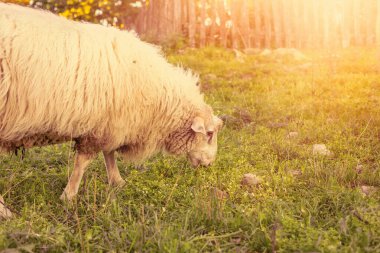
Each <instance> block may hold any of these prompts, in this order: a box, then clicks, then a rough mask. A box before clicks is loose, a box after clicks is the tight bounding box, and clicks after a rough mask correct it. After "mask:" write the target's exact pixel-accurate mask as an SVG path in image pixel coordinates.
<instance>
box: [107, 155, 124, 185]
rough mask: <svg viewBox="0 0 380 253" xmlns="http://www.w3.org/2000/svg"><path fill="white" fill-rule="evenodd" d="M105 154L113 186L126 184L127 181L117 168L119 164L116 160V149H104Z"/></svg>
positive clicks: (110, 181) (109, 181)
mask: <svg viewBox="0 0 380 253" xmlns="http://www.w3.org/2000/svg"><path fill="white" fill-rule="evenodd" d="M103 156H104V162H105V164H106V168H107V176H108V183H109V184H110V185H111V186H123V185H125V181H124V179H122V178H121V176H120V172H119V169H118V168H117V164H116V161H115V151H111V152H105V151H103Z"/></svg>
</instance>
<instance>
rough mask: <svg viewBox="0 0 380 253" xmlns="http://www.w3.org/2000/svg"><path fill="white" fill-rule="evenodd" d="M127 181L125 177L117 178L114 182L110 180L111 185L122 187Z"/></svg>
mask: <svg viewBox="0 0 380 253" xmlns="http://www.w3.org/2000/svg"><path fill="white" fill-rule="evenodd" d="M126 183H127V182H126V181H125V180H124V179H122V178H120V179H119V180H115V181H113V182H110V185H111V186H112V187H117V188H122V187H123V186H124V185H125V184H126Z"/></svg>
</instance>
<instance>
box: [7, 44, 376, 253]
mask: <svg viewBox="0 0 380 253" xmlns="http://www.w3.org/2000/svg"><path fill="white" fill-rule="evenodd" d="M358 52H359V51H357V50H353V51H350V50H348V51H343V52H336V54H337V56H339V57H335V56H331V55H329V54H327V53H325V52H321V51H319V52H310V53H309V54H308V56H310V57H311V58H312V59H313V60H312V61H311V65H305V64H308V63H307V62H306V63H305V62H297V61H293V60H291V59H285V58H281V57H264V56H247V57H245V58H244V59H236V58H235V56H234V53H233V52H231V51H226V50H222V49H215V48H205V49H202V50H191V49H188V50H181V51H180V52H178V53H175V54H173V53H172V54H171V55H169V58H170V60H171V61H172V62H175V63H181V64H183V65H184V66H186V67H190V68H192V69H194V70H195V71H197V72H198V73H199V74H200V76H201V80H202V89H203V90H204V91H205V92H206V99H207V101H208V102H209V103H210V104H212V106H213V107H214V109H215V111H216V113H217V114H219V115H224V116H225V117H226V119H227V122H226V124H225V127H224V129H223V131H222V133H221V135H220V137H219V140H220V141H219V143H220V148H219V155H218V159H217V161H216V163H215V164H214V165H213V166H211V167H209V168H199V169H193V168H191V167H190V166H189V164H188V163H187V162H186V160H185V158H173V157H164V156H161V155H159V156H156V157H153V158H152V159H150V160H149V161H147V162H146V163H145V164H144V165H145V167H146V168H148V169H146V170H137V169H136V168H135V167H133V166H132V165H128V164H126V163H125V162H123V161H121V160H120V161H118V165H119V168H120V170H121V173H122V175H123V177H124V178H125V179H126V181H127V185H126V186H125V187H124V188H122V189H119V190H115V189H111V188H109V187H108V186H107V183H106V181H107V176H106V172H105V168H104V165H103V161H102V159H101V157H100V156H99V158H98V159H97V160H96V161H95V162H94V163H92V164H91V165H90V167H89V168H88V171H87V173H86V179H85V180H84V182H83V183H82V186H81V189H80V193H79V196H78V199H77V200H76V201H75V202H74V203H73V204H72V205H67V204H64V203H61V201H60V200H59V195H60V194H61V191H62V190H63V188H64V186H65V183H66V181H67V175H68V169H69V168H71V166H72V156H73V153H72V151H71V148H70V145H60V146H53V147H45V148H34V149H31V150H29V151H28V152H27V154H26V157H25V159H24V160H23V161H21V160H20V157H17V156H14V155H13V156H9V155H2V156H1V157H0V159H1V168H2V170H1V171H0V192H1V193H2V194H3V195H4V197H5V201H6V203H7V204H8V205H9V206H10V207H12V208H13V209H15V210H17V211H18V212H19V213H20V214H19V215H18V216H17V217H16V218H15V219H12V220H9V221H4V222H3V223H1V224H0V248H2V249H5V248H18V249H19V250H20V251H28V250H29V251H37V252H38V251H48V252H62V251H74V252H81V251H85V252H97V251H115V252H128V251H139V252H216V251H221V252H236V251H237V252H272V249H273V248H275V249H277V252H379V249H380V239H379V238H380V206H379V203H380V191H379V188H377V190H375V191H374V192H373V193H371V194H369V195H368V196H367V195H365V194H363V193H362V192H361V190H360V186H363V185H367V186H375V187H379V186H380V163H379V154H380V142H379V138H378V137H379V136H380V106H379V102H380V95H379V94H380V85H379V82H378V79H379V75H378V73H376V72H375V71H374V69H373V67H372V66H373V65H374V62H375V57H374V56H375V55H376V54H375V53H374V52H373V51H369V50H362V51H360V53H358ZM352 59H355V61H352ZM289 132H298V136H297V137H295V138H289V137H288V133H289ZM316 143H324V144H326V145H327V147H328V148H329V149H330V150H331V151H332V152H333V155H332V156H326V157H325V156H322V157H321V156H314V155H312V145H313V144H316ZM358 164H360V165H362V169H361V171H360V172H358V171H357V165H358ZM295 171H296V172H297V173H294V172H295ZM245 173H254V174H256V175H257V176H259V177H261V178H262V179H263V182H262V183H261V184H259V185H257V186H256V187H252V188H249V187H242V186H241V185H240V181H241V179H242V177H243V175H244V174H245ZM215 188H216V189H219V190H220V191H224V192H227V193H228V197H225V198H220V197H218V196H217V195H216V194H215V193H214V190H213V189H215Z"/></svg>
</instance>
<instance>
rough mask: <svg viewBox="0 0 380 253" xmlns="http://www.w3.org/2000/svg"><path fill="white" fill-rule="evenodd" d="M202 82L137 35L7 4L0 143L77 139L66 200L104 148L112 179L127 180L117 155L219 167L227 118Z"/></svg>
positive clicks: (0, 68) (1, 19) (7, 146)
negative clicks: (162, 156)
mask: <svg viewBox="0 0 380 253" xmlns="http://www.w3.org/2000/svg"><path fill="white" fill-rule="evenodd" d="M197 79H198V78H197V77H196V76H194V75H193V74H191V73H190V72H189V71H185V70H183V69H182V68H180V67H176V66H173V65H171V64H169V63H168V62H167V61H166V60H165V58H164V57H163V56H162V55H161V53H160V51H159V49H158V48H157V47H155V46H153V45H151V44H148V43H145V42H143V41H141V40H140V39H138V38H137V36H136V35H135V34H133V33H131V32H126V31H120V30H118V29H115V28H109V27H103V26H101V25H95V24H88V23H80V22H74V21H69V20H67V19H65V18H62V17H59V16H56V15H54V14H51V13H48V12H46V11H41V10H35V9H31V8H26V7H20V6H17V5H12V4H4V3H0V149H3V150H7V151H12V150H15V149H18V148H30V147H33V146H42V145H49V144H55V143H60V142H66V141H69V140H73V141H75V150H76V156H75V163H74V170H73V173H72V175H71V177H70V179H69V182H68V184H67V186H66V188H65V190H64V192H63V194H62V196H61V198H62V199H68V200H70V199H72V198H73V197H74V196H75V195H76V194H77V192H78V188H79V184H80V181H81V178H82V176H83V173H84V171H85V168H86V166H87V165H88V164H89V162H90V161H91V160H92V159H93V158H94V156H95V155H96V154H97V153H98V152H100V151H101V152H103V154H104V159H105V163H106V168H107V175H108V181H109V184H111V185H122V184H124V183H125V181H124V180H123V179H122V178H121V176H120V174H119V170H118V168H117V167H116V163H115V158H114V154H115V152H118V153H120V154H121V155H122V156H123V157H125V158H126V159H128V160H129V161H134V162H139V161H142V160H144V159H146V158H148V157H149V156H151V155H152V154H154V153H157V152H166V153H169V154H176V155H179V154H185V155H187V156H188V158H189V160H190V161H191V163H192V164H193V165H194V166H197V165H200V164H201V165H209V164H210V163H212V162H213V161H214V159H215V156H216V150H217V132H218V130H219V128H220V127H221V125H222V122H221V120H220V119H219V118H217V117H216V116H214V115H213V112H212V109H211V108H210V107H209V106H208V105H207V104H205V102H204V100H203V96H202V94H201V93H200V91H199V87H197V85H196V83H197V81H198V80H197Z"/></svg>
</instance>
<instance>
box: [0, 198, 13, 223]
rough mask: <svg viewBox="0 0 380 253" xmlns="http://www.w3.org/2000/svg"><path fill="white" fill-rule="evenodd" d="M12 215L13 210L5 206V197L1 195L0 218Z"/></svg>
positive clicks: (7, 217)
mask: <svg viewBox="0 0 380 253" xmlns="http://www.w3.org/2000/svg"><path fill="white" fill-rule="evenodd" d="M11 217H12V212H11V211H10V210H9V209H8V208H7V207H6V206H4V199H3V197H2V196H0V218H2V219H9V218H11Z"/></svg>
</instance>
